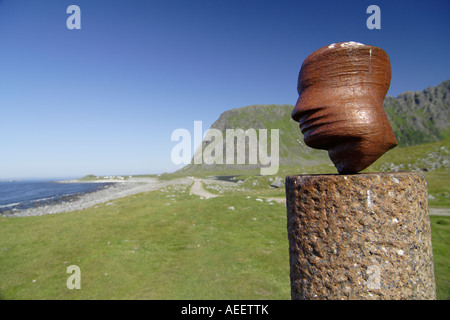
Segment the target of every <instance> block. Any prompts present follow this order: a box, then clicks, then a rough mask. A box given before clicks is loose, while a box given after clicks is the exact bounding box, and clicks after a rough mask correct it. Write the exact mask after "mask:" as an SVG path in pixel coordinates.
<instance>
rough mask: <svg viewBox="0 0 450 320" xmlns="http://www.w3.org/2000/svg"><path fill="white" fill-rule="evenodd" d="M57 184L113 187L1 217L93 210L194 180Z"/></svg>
mask: <svg viewBox="0 0 450 320" xmlns="http://www.w3.org/2000/svg"><path fill="white" fill-rule="evenodd" d="M57 183H111V185H110V186H107V187H105V188H103V189H100V190H96V191H92V192H87V193H83V194H78V195H76V194H75V195H72V196H69V197H68V198H69V199H68V200H66V201H64V200H63V201H61V202H58V203H55V204H49V205H42V206H38V207H34V208H28V209H22V210H15V211H9V212H4V213H2V214H0V216H2V217H8V218H9V217H11V218H13V217H31V216H43V215H47V214H55V213H63V212H71V211H79V210H84V209H88V208H91V207H93V206H95V205H97V204H101V203H105V202H108V201H112V200H116V199H119V198H123V197H127V196H130V195H133V194H138V193H143V192H149V191H153V190H157V189H160V188H163V187H165V186H167V185H173V184H186V185H190V184H192V179H190V178H180V179H176V180H171V181H160V180H158V179H157V178H132V179H127V180H121V181H120V182H115V181H112V180H106V181H105V180H88V181H83V182H81V181H77V180H67V181H58V182H57Z"/></svg>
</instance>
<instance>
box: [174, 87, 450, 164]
mask: <svg viewBox="0 0 450 320" xmlns="http://www.w3.org/2000/svg"><path fill="white" fill-rule="evenodd" d="M293 108H294V106H292V105H253V106H248V107H242V108H237V109H231V110H228V111H225V112H224V113H222V114H221V115H220V117H219V119H217V121H215V122H214V123H213V125H212V126H211V128H210V129H216V132H217V130H218V131H219V132H221V133H222V135H223V144H222V151H221V152H222V154H223V159H224V160H223V163H224V164H205V163H202V164H193V161H192V162H191V164H189V165H187V166H185V167H183V168H182V169H180V170H179V171H178V172H180V173H189V172H198V171H202V172H208V171H223V172H227V173H231V172H233V171H236V170H243V169H244V170H245V169H255V168H258V167H261V164H259V165H258V164H253V165H252V164H248V163H249V159H250V158H249V157H250V153H251V152H252V150H253V149H250V148H249V143H248V141H249V138H246V140H245V141H246V142H245V164H240V165H237V164H226V158H225V155H226V143H225V137H226V132H227V129H238V128H240V129H243V130H246V129H251V128H253V129H255V131H256V134H257V135H258V138H260V134H261V133H260V129H267V136H268V138H267V146H268V149H269V151H270V148H271V147H270V146H271V137H272V136H271V129H278V130H279V165H280V166H297V167H311V166H316V165H322V164H331V161H330V159H329V158H328V154H327V152H326V151H323V150H316V149H312V148H310V147H308V146H306V145H305V143H304V142H303V135H302V133H301V131H300V129H299V127H298V123H297V122H295V121H294V120H292V119H291V112H292V110H293ZM384 108H385V111H386V114H387V116H388V118H389V121H390V123H391V126H392V128H393V130H394V133H395V136H396V138H397V141H398V144H399V147H405V146H413V145H418V144H423V143H428V142H433V141H440V140H442V139H447V138H450V128H449V111H450V80H446V81H444V82H442V83H441V84H439V85H438V86H436V87H429V88H427V89H425V90H423V91H417V92H410V91H408V92H405V93H402V94H400V95H398V96H397V97H396V98H394V97H391V96H388V97H386V98H385V101H384ZM214 143H215V139H211V141H205V140H204V141H203V143H202V146H201V149H200V148H199V149H198V150H197V152H202V151H205V150H208V149H207V147H208V146H210V149H212V147H214ZM237 147H238V145H237V141H234V150H237ZM205 148H206V149H205ZM216 151H220V150H218V149H216ZM268 154H269V153H268ZM219 156H221V155H220V152H219ZM234 160H235V161H234V163H237V158H236V157H235V159H234ZM228 163H229V162H228ZM258 163H260V162H258Z"/></svg>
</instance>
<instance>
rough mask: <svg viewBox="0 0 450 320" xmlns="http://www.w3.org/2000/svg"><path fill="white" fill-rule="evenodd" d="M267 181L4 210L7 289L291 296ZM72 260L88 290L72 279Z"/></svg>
mask: <svg viewBox="0 0 450 320" xmlns="http://www.w3.org/2000/svg"><path fill="white" fill-rule="evenodd" d="M260 179H263V178H262V177H261V178H260ZM264 179H266V178H264ZM263 181H265V180H261V181H260V182H261V184H263ZM263 190H266V191H265V194H264V195H261V192H262V191H263ZM269 190H272V191H267V188H264V187H263V186H260V187H257V186H256V187H254V188H253V190H252V191H248V192H242V191H240V192H231V191H229V192H224V193H223V194H224V195H223V196H222V197H218V198H213V199H208V200H201V199H200V198H199V197H198V196H194V195H192V196H191V195H189V192H188V190H183V189H181V187H173V186H172V187H167V188H166V189H163V190H158V191H153V192H150V193H144V194H139V195H134V196H130V197H127V198H123V199H119V200H115V201H113V202H110V203H108V204H107V205H106V204H104V205H100V206H98V207H97V208H91V209H87V210H84V211H81V212H71V213H62V214H54V215H47V216H41V217H27V218H0V230H1V233H0V298H1V299H193V300H195V299H219V300H221V299H290V283H289V262H288V241H287V234H286V209H285V206H284V205H282V204H279V203H276V202H274V201H271V202H268V201H266V200H268V199H267V198H263V196H266V197H269V196H270V195H273V196H279V195H280V193H281V191H280V189H269ZM210 191H214V190H213V189H210ZM248 197H249V198H248ZM258 197H260V198H261V200H263V201H257V200H256V199H257V198H258ZM230 206H233V208H230ZM431 222H432V234H433V249H434V259H435V269H436V280H437V292H438V298H439V299H450V281H449V279H450V268H449V266H450V261H449V260H450V259H449V257H450V254H449V250H450V249H449V248H450V217H431ZM70 265H77V266H79V267H80V270H81V290H69V289H68V288H67V286H66V281H67V279H68V277H69V276H70V274H68V273H67V272H66V271H67V267H68V266H70Z"/></svg>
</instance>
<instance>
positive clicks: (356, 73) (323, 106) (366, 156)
mask: <svg viewBox="0 0 450 320" xmlns="http://www.w3.org/2000/svg"><path fill="white" fill-rule="evenodd" d="M390 81H391V65H390V62H389V57H388V55H387V54H386V52H384V50H383V49H380V48H377V47H374V46H370V45H364V44H361V43H357V42H340V43H333V44H330V45H329V46H326V47H323V48H321V49H319V50H317V51H315V52H313V53H312V54H311V55H310V56H308V57H307V58H306V59H305V61H304V62H303V65H302V67H301V70H300V74H299V78H298V88H297V89H298V93H299V98H298V101H297V104H296V106H295V108H294V110H293V112H292V118H293V119H294V120H295V121H298V122H299V124H300V129H301V131H302V133H303V134H304V141H305V143H306V145H308V146H310V147H312V148H316V149H323V150H327V151H328V155H329V156H330V159H331V160H332V161H333V163H334V165H335V166H336V168H337V170H338V172H339V173H341V174H349V173H357V172H359V171H361V170H363V169H365V168H367V167H368V166H369V165H371V164H372V163H373V162H374V161H375V160H377V159H378V158H379V157H380V156H381V155H383V154H384V153H385V152H386V151H388V150H390V149H392V148H394V147H395V146H396V145H397V140H396V138H395V136H394V133H393V131H392V128H391V126H390V124H389V120H388V118H387V116H386V113H385V112H384V109H383V101H384V98H385V96H386V93H387V91H388V89H389V85H390Z"/></svg>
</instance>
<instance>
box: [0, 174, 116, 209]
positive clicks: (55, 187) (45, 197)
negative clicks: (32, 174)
mask: <svg viewBox="0 0 450 320" xmlns="http://www.w3.org/2000/svg"><path fill="white" fill-rule="evenodd" d="M109 185H111V183H59V182H55V181H52V180H23V181H15V180H8V181H0V214H4V213H11V211H17V210H23V209H28V208H34V207H39V206H43V205H50V204H55V203H60V202H62V201H68V200H70V199H74V198H76V197H78V196H80V195H82V194H85V193H88V192H94V191H97V190H100V189H103V188H106V187H108V186H109Z"/></svg>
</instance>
